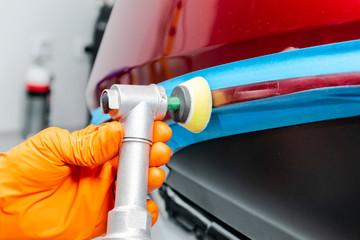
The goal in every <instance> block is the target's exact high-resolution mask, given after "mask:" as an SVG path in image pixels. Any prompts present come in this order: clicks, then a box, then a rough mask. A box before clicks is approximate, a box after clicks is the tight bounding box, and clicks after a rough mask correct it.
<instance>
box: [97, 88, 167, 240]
mask: <svg viewBox="0 0 360 240" xmlns="http://www.w3.org/2000/svg"><path fill="white" fill-rule="evenodd" d="M166 107H167V97H166V93H165V90H164V89H163V88H161V87H158V86H155V85H150V86H128V85H113V86H112V88H111V89H110V90H105V91H104V93H103V98H102V109H103V110H106V111H109V113H110V115H111V116H112V118H113V119H120V122H121V124H122V126H123V132H124V137H123V142H122V144H121V147H120V149H119V164H118V171H117V184H116V197H115V207H114V209H113V210H111V211H110V212H109V214H108V226H107V233H106V236H105V239H117V240H125V239H126V240H129V239H132V240H135V239H139V240H150V239H151V233H150V230H151V219H152V216H151V214H150V213H148V212H147V210H146V201H147V190H148V189H147V188H148V172H149V157H150V147H151V144H152V140H153V125H154V120H161V119H163V117H164V116H165V113H166Z"/></svg>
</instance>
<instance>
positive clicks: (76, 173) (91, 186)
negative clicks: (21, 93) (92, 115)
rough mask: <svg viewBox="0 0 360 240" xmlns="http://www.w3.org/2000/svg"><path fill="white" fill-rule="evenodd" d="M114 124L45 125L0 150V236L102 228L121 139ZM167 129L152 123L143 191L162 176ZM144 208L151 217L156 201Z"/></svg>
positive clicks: (85, 235)
mask: <svg viewBox="0 0 360 240" xmlns="http://www.w3.org/2000/svg"><path fill="white" fill-rule="evenodd" d="M122 136H123V134H122V127H121V124H120V123H119V122H110V123H104V124H102V125H100V126H94V125H89V126H88V127H86V128H85V129H82V130H80V131H76V132H73V133H69V132H68V131H66V130H63V129H60V128H48V129H45V130H44V131H42V132H40V133H39V134H37V135H35V136H34V137H32V138H30V139H28V140H26V141H25V142H23V143H22V144H20V145H18V146H16V147H15V148H13V149H11V150H10V151H9V152H7V153H2V154H0V239H91V238H94V237H97V236H100V235H102V234H104V233H105V231H106V223H107V213H108V211H109V210H111V209H112V208H113V206H114V180H115V177H116V167H117V165H116V163H117V155H118V149H119V146H120V144H121V142H122ZM170 137H171V129H170V128H169V127H168V126H167V125H166V124H165V123H163V122H155V124H154V144H153V146H152V148H151V150H150V169H149V192H150V191H152V190H154V189H156V188H158V187H160V186H161V185H162V183H163V181H164V179H165V173H164V172H163V170H161V169H159V168H157V166H160V165H163V164H165V163H167V162H168V161H169V159H170V156H171V150H170V148H169V147H168V146H167V145H165V144H164V143H163V142H166V141H167V140H169V138H170ZM147 208H148V211H149V212H150V213H151V214H152V216H153V223H155V221H156V219H157V214H158V209H157V207H156V204H155V203H154V202H152V201H148V204H147Z"/></svg>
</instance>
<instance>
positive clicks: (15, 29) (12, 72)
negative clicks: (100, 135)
mask: <svg viewBox="0 0 360 240" xmlns="http://www.w3.org/2000/svg"><path fill="white" fill-rule="evenodd" d="M112 4H113V1H100V0H77V1H71V0H53V1H47V0H31V1H20V0H2V1H0V29H1V30H2V31H1V40H0V91H1V92H0V116H1V117H0V151H7V150H8V149H10V148H11V147H12V146H15V145H16V144H17V143H19V142H21V141H23V137H27V136H31V135H33V134H35V133H36V132H37V131H38V130H40V129H39V128H41V127H42V126H43V125H45V126H46V125H48V126H57V127H61V128H66V129H68V130H70V131H72V130H75V129H79V128H82V127H84V126H85V125H87V123H88V112H87V108H86V104H85V88H86V84H87V80H88V77H89V73H90V70H91V65H92V62H93V60H94V56H93V54H94V53H95V52H96V49H97V46H96V44H99V43H100V39H101V34H100V33H101V32H102V31H104V29H105V26H106V21H104V19H106V18H107V17H108V16H107V17H106V15H109V13H110V11H109V9H110V10H111V5H112ZM104 9H105V10H104ZM100 17H102V18H103V19H100V20H102V21H99V18H100ZM106 20H107V19H106ZM29 84H30V85H31V86H32V87H33V88H32V89H30V90H29V89H28V88H29V86H28V85H29ZM36 84H38V85H39V84H40V87H41V86H42V87H44V84H45V85H47V84H48V85H49V89H48V91H47V90H46V89H45V90H44V89H41V88H40V89H37V88H36V86H37V85H36ZM34 85H35V89H34ZM29 91H30V92H31V91H35V94H33V93H30V94H29V93H28V92H29ZM37 91H40V94H39V93H37ZM39 96H40V97H39ZM44 102H46V103H44ZM46 105H49V106H46ZM35 114H36V115H37V116H34V115H35ZM44 118H46V119H44Z"/></svg>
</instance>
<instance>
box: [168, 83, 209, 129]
mask: <svg viewBox="0 0 360 240" xmlns="http://www.w3.org/2000/svg"><path fill="white" fill-rule="evenodd" d="M171 97H174V98H178V99H179V100H180V106H179V109H178V110H175V111H170V115H171V117H172V119H173V120H174V121H175V122H177V123H179V124H180V125H181V126H183V127H184V128H186V129H188V130H189V131H191V132H194V133H199V132H201V131H203V130H204V129H205V128H206V126H207V124H208V123H209V120H210V116H211V110H212V98H211V91H210V87H209V84H208V83H207V81H206V80H205V79H204V78H202V77H195V78H192V79H190V80H189V81H186V82H183V83H182V84H180V85H179V86H177V87H175V88H174V90H173V92H172V93H171Z"/></svg>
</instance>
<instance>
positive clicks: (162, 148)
mask: <svg viewBox="0 0 360 240" xmlns="http://www.w3.org/2000/svg"><path fill="white" fill-rule="evenodd" d="M170 157H171V149H170V148H169V146H167V145H166V144H165V143H163V142H156V143H154V144H153V145H152V146H151V148H150V160H149V165H150V167H159V166H162V165H165V164H166V163H168V162H169V160H170Z"/></svg>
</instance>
